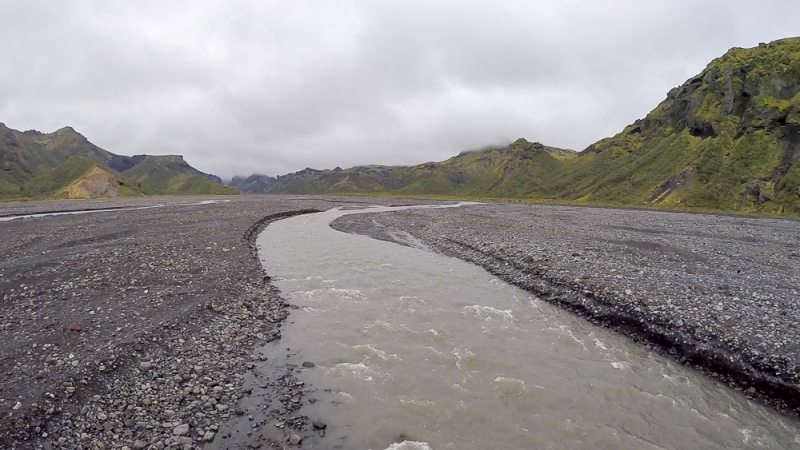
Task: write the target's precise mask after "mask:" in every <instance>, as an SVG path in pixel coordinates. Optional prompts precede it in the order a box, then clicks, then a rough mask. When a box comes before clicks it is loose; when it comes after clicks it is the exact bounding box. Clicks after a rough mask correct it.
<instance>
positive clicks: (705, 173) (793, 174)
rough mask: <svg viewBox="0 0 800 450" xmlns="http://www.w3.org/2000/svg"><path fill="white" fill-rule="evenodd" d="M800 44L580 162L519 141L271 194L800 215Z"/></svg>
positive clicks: (734, 54) (663, 108)
mask: <svg viewBox="0 0 800 450" xmlns="http://www.w3.org/2000/svg"><path fill="white" fill-rule="evenodd" d="M798 120H800V39H799V38H792V39H784V40H780V41H776V42H773V43H770V44H763V45H759V46H758V47H755V48H751V49H739V48H735V49H731V50H730V51H728V52H727V53H726V54H725V55H723V56H722V57H720V58H717V59H715V60H714V61H712V62H711V63H710V64H709V65H708V66H707V67H706V68H705V69H704V70H703V71H702V72H701V73H700V74H699V75H697V76H695V77H692V78H691V79H689V80H687V81H686V82H685V83H684V84H683V85H681V86H679V87H677V88H675V89H672V90H671V91H670V92H669V93H668V94H667V98H666V99H665V100H664V101H663V102H661V103H660V104H659V105H657V106H656V107H655V108H654V109H653V110H652V111H651V112H650V113H649V114H648V115H647V116H646V117H645V118H643V119H640V120H637V121H635V122H634V123H633V124H631V125H629V126H627V127H625V129H624V130H622V132H620V133H619V134H617V135H615V136H612V137H609V138H605V139H602V140H600V141H598V142H596V143H595V144H592V145H591V146H589V147H588V148H587V149H586V150H584V151H583V152H581V153H580V154H576V153H574V152H570V151H563V150H560V149H553V148H550V147H544V146H542V145H541V144H537V143H531V142H528V141H525V140H518V141H516V142H514V143H513V144H511V145H510V146H508V147H504V148H487V149H484V150H481V151H476V152H470V153H463V154H461V155H458V156H456V157H453V158H450V159H448V160H446V161H442V162H430V163H425V164H420V165H417V166H413V167H402V168H400V167H398V168H383V169H381V171H380V172H375V171H369V170H367V171H364V170H356V168H354V169H345V170H341V169H338V170H334V171H327V170H326V171H315V170H311V169H307V170H306V171H301V172H302V173H300V172H298V173H297V174H291V175H287V176H283V177H279V178H278V179H277V181H276V184H275V185H274V186H273V187H272V188H270V190H269V192H282V193H314V194H325V193H343V194H346V193H364V194H367V193H368V194H372V195H415V196H439V197H441V196H445V197H447V196H449V197H471V198H497V199H501V198H502V199H525V200H532V201H546V202H576V203H586V204H596V205H618V206H644V207H648V206H655V207H659V206H661V207H670V208H680V209H684V208H685V209H695V210H704V211H705V210H708V211H742V212H751V211H759V212H764V213H775V214H792V215H800V188H798V185H799V184H800V169H798V167H797V163H798V161H799V160H800V124H798Z"/></svg>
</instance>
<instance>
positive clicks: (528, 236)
mask: <svg viewBox="0 0 800 450" xmlns="http://www.w3.org/2000/svg"><path fill="white" fill-rule="evenodd" d="M332 226H333V227H334V228H336V229H339V230H342V231H349V232H353V233H360V234H366V235H369V236H372V237H375V238H378V239H385V240H389V241H394V242H398V243H401V244H405V245H410V246H418V247H419V246H422V247H427V248H431V249H435V250H436V251H439V252H441V253H444V254H446V255H450V256H454V257H458V258H461V259H464V260H466V261H470V262H473V263H475V264H477V265H480V266H482V267H484V268H485V269H486V270H488V271H489V272H491V273H492V274H494V275H496V276H498V277H499V278H501V279H503V280H505V281H506V282H509V283H511V284H514V285H516V286H519V287H521V288H523V289H526V290H528V291H530V292H533V293H535V294H536V295H538V296H539V297H541V298H542V299H544V300H547V301H549V302H551V303H554V304H556V305H559V306H561V307H564V308H566V309H569V310H572V311H575V312H576V313H578V314H580V315H582V316H584V317H587V318H588V319H590V320H592V321H593V322H595V323H598V324H602V325H605V326H608V327H611V328H613V329H616V330H618V331H621V332H623V333H625V334H627V335H629V336H631V337H633V338H634V339H637V340H640V341H643V342H644V343H645V344H646V345H650V346H652V347H653V348H655V349H657V350H659V351H662V352H664V353H667V354H671V355H673V356H674V357H675V358H676V359H678V360H679V361H681V362H683V363H686V364H689V365H693V366H695V367H697V368H700V369H702V370H704V371H705V372H707V373H708V374H710V375H712V376H714V377H717V378H719V379H721V380H722V381H724V382H727V383H730V384H731V385H732V386H734V387H735V388H737V389H741V390H743V391H744V392H745V394H746V395H748V396H752V397H758V398H761V399H763V400H766V401H768V402H769V403H770V404H772V405H773V406H775V407H777V408H778V409H780V410H793V411H794V412H797V411H798V410H800V221H797V220H776V219H761V218H749V217H737V216H718V215H706V214H685V213H671V212H658V211H636V210H616V209H601V208H581V207H564V206H537V205H516V204H485V205H474V206H466V207H462V208H457V209H427V210H408V211H401V212H389V213H380V214H368V215H350V216H344V217H341V218H339V219H337V220H336V221H334V223H333V224H332Z"/></svg>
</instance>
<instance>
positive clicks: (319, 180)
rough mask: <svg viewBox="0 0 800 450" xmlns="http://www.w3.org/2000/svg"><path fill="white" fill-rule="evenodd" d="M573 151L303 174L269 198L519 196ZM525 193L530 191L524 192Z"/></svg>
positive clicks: (486, 154)
mask: <svg viewBox="0 0 800 450" xmlns="http://www.w3.org/2000/svg"><path fill="white" fill-rule="evenodd" d="M576 156H577V153H575V152H573V151H571V150H564V149H558V148H553V147H546V146H544V145H542V144H539V143H531V142H528V141H526V140H524V139H519V140H517V141H516V142H514V143H513V144H511V145H509V146H507V147H502V148H494V147H492V148H487V149H484V150H480V151H475V152H464V153H461V154H460V155H458V156H455V157H453V158H450V159H448V160H447V161H442V162H430V163H425V164H420V165H416V166H411V167H401V166H397V167H393V166H358V167H353V168H350V169H340V168H336V169H333V170H314V169H304V170H301V171H299V172H296V173H293V174H289V175H283V176H279V177H278V178H277V180H276V181H275V184H273V185H272V186H270V187H269V188H268V189H267V191H266V192H269V193H275V194H280V193H283V194H328V193H330V194H334V193H335V194H349V193H373V194H381V193H394V194H405V195H461V196H483V197H487V196H489V197H508V196H509V193H513V194H514V195H512V196H519V193H518V190H519V189H520V185H522V184H525V180H533V181H536V180H537V179H538V177H549V176H550V174H551V172H552V168H551V167H552V166H556V167H558V168H559V170H560V168H561V167H562V166H563V165H564V164H568V162H569V161H571V160H572V159H574V158H576ZM525 189H529V187H528V186H525Z"/></svg>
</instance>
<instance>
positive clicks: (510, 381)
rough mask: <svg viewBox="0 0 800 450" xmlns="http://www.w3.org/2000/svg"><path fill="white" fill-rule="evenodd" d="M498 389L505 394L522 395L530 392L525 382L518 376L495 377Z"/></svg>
mask: <svg viewBox="0 0 800 450" xmlns="http://www.w3.org/2000/svg"><path fill="white" fill-rule="evenodd" d="M494 381H495V383H497V387H498V390H499V391H500V393H501V394H503V395H513V396H517V397H519V396H521V395H522V394H527V393H528V388H527V387H526V386H525V382H524V381H522V380H518V379H516V378H507V377H497V378H495V379H494Z"/></svg>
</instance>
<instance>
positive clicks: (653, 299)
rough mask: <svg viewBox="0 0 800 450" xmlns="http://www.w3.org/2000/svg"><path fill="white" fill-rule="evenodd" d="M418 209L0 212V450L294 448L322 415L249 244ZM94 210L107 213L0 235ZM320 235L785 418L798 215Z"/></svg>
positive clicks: (411, 215)
mask: <svg viewBox="0 0 800 450" xmlns="http://www.w3.org/2000/svg"><path fill="white" fill-rule="evenodd" d="M211 201H213V202H211ZM419 203H433V202H423V201H414V200H408V201H406V200H402V201H399V200H391V199H361V198H333V197H289V196H241V197H230V198H219V197H215V198H155V199H153V198H151V199H133V200H132V199H126V200H101V201H71V202H30V203H15V204H4V205H0V241H2V247H0V448H8V449H16V448H40V449H48V450H49V449H98V450H105V449H111V448H114V449H127V450H139V449H157V450H161V449H165V448H169V449H182V450H190V449H196V448H207V449H238V448H299V447H302V446H303V439H304V438H305V437H307V436H310V435H311V433H313V434H317V435H321V434H324V430H325V424H324V418H314V417H306V416H304V415H303V414H302V404H304V403H305V402H307V401H313V399H311V398H309V393H310V392H313V387H310V386H303V385H302V383H299V382H298V381H297V380H296V379H295V377H294V375H295V374H296V373H297V372H299V371H301V370H303V367H302V366H301V367H297V366H293V365H289V364H286V363H285V362H284V360H283V359H282V358H281V356H280V354H281V353H282V352H284V351H285V352H286V353H290V352H291V349H283V348H280V341H279V339H280V325H281V323H282V322H283V321H284V320H286V318H287V317H288V316H289V315H290V313H291V310H292V305H290V304H288V303H287V302H286V301H285V300H284V299H282V298H281V296H280V292H279V291H278V290H277V289H276V288H275V287H274V286H272V285H271V284H270V283H269V277H268V274H269V270H268V268H267V271H266V273H265V272H264V270H263V269H262V268H261V267H260V264H259V261H258V255H257V254H256V249H255V244H254V240H255V236H256V235H257V234H258V233H259V232H260V230H262V229H263V228H264V227H265V226H267V225H268V224H269V223H270V222H272V221H274V220H279V219H280V218H283V217H287V216H290V215H294V214H300V213H303V212H310V211H313V210H325V209H329V208H331V207H337V206H342V205H347V204H353V205H364V204H384V205H392V204H419ZM146 207H152V208H146ZM98 208H120V209H116V210H110V211H104V212H93V213H85V214H74V215H58V216H47V217H36V218H25V219H16V220H11V221H1V220H2V218H3V217H6V216H9V215H16V214H32V213H46V212H54V211H66V210H71V211H77V210H84V209H98ZM141 208H146V209H141ZM333 226H334V228H337V229H340V230H343V231H348V232H355V233H361V234H366V235H369V236H372V237H375V238H379V239H385V240H390V241H394V242H398V243H401V244H404V245H411V246H418V247H424V248H427V249H432V250H435V251H439V252H441V253H443V254H446V255H449V256H455V257H459V258H461V259H465V260H467V261H471V262H473V263H475V264H478V265H480V266H482V267H484V268H486V269H487V270H488V271H490V272H492V273H493V274H495V275H497V276H498V277H499V278H502V279H504V280H506V281H508V282H510V283H513V284H515V285H517V286H520V287H522V288H524V289H526V290H529V291H531V292H533V293H535V294H537V295H539V296H540V297H542V298H543V299H545V300H548V301H551V302H553V303H555V304H557V305H560V306H562V307H565V308H567V309H570V310H572V311H575V312H577V313H578V314H581V315H583V316H585V317H587V318H588V319H589V320H592V321H593V322H595V323H598V324H602V325H605V326H609V327H611V328H614V329H617V330H619V331H621V332H623V333H626V334H628V335H630V336H632V337H633V338H634V339H638V340H642V341H644V342H645V344H646V345H652V346H654V347H655V348H657V349H660V350H663V351H664V352H665V353H670V354H672V355H674V357H675V358H676V359H679V360H681V361H683V362H685V363H687V364H691V365H695V366H697V367H700V368H702V369H704V370H706V371H707V372H708V373H709V374H711V375H713V376H716V377H719V378H720V379H722V380H724V381H727V382H729V383H731V384H733V385H734V386H736V387H737V388H739V389H742V390H744V391H745V392H746V393H747V394H748V395H751V396H753V397H760V398H763V399H766V400H768V401H770V402H771V404H773V405H774V406H776V407H777V408H779V409H791V410H795V411H797V410H798V402H800V395H798V393H799V392H800V391H799V390H798V386H800V382H799V380H800V375H799V374H800V367H798V362H800V358H798V356H800V330H798V323H800V321H798V319H799V318H800V306H799V305H798V300H800V222H798V221H791V220H773V219H759V218H749V217H734V216H716V215H702V214H681V213H666V212H654V211H632V210H613V209H600V208H578V207H562V206H536V205H518V204H502V203H497V204H485V205H473V206H465V207H462V208H457V209H423V210H408V211H403V212H391V213H380V214H363V215H350V216H344V217H342V218H340V219H338V220H337V221H336V222H334V224H333ZM267 250H268V249H267Z"/></svg>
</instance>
